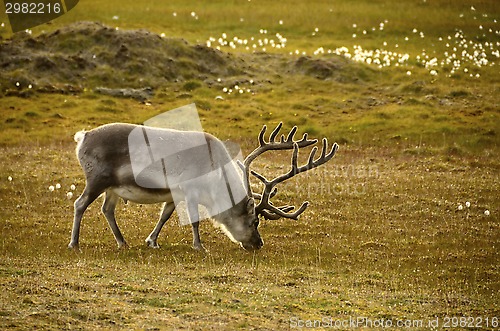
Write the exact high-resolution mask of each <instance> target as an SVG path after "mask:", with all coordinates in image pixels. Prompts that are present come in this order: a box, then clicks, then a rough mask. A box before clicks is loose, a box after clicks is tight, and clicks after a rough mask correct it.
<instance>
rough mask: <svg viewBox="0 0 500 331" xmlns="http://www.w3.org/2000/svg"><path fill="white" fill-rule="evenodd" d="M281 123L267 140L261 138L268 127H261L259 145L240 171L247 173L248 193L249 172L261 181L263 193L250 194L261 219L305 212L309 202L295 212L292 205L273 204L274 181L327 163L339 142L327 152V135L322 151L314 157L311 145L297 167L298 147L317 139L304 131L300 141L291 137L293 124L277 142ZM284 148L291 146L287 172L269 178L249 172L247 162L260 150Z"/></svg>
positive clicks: (287, 216) (295, 215)
mask: <svg viewBox="0 0 500 331" xmlns="http://www.w3.org/2000/svg"><path fill="white" fill-rule="evenodd" d="M282 125H283V123H281V122H280V123H279V124H278V126H277V127H276V128H275V129H274V130H273V131H272V132H271V135H270V136H269V142H266V141H265V140H264V134H265V132H266V129H267V127H266V126H265V125H264V126H263V128H262V130H261V131H260V133H259V144H260V146H259V147H257V148H256V149H255V150H254V151H253V152H252V153H250V154H249V155H248V156H247V157H246V159H245V161H244V164H243V167H242V168H243V170H244V172H245V174H246V180H247V185H248V192H251V188H250V178H249V175H250V173H251V174H252V175H254V176H255V177H257V178H258V179H259V180H260V181H262V182H263V183H264V190H263V191H262V194H256V193H252V196H254V197H255V198H257V199H260V202H259V204H258V205H257V207H255V212H256V213H257V215H262V216H263V217H264V218H266V219H269V220H276V219H279V218H281V217H285V218H291V219H297V218H298V217H299V215H300V214H302V213H303V212H304V210H305V209H306V208H307V206H308V204H309V202H307V201H306V202H304V203H303V204H302V205H301V206H300V208H298V209H297V210H295V211H294V212H291V211H292V210H294V209H295V207H294V206H288V205H285V206H281V207H276V206H274V205H273V204H272V203H271V201H269V199H271V198H272V197H273V196H274V195H276V193H277V188H276V187H275V186H276V185H277V184H279V183H281V182H284V181H286V180H288V179H290V178H292V177H294V176H295V175H297V174H299V173H301V172H305V171H308V170H310V169H313V168H316V167H318V166H320V165H322V164H324V163H326V162H328V161H329V160H330V159H331V158H333V156H334V155H335V153H336V152H337V149H338V147H339V146H338V145H337V144H333V146H332V148H331V150H330V151H328V141H327V139H326V138H323V147H322V151H321V155H320V156H319V157H318V158H317V159H316V160H314V156H315V155H316V152H317V151H318V147H317V146H314V148H313V149H312V150H311V153H310V154H309V159H308V162H307V164H305V165H303V166H300V167H299V165H298V161H297V159H298V153H299V148H302V147H307V146H310V145H312V144H315V143H317V142H318V140H317V139H312V140H309V139H308V138H307V133H305V134H304V135H303V137H302V139H301V140H297V141H296V140H294V136H295V133H296V132H297V127H296V126H294V127H293V128H292V130H290V133H289V134H288V136H287V137H286V138H285V136H284V135H281V138H280V140H279V141H276V136H277V135H278V133H279V131H280V129H281V127H282ZM287 149H293V153H292V160H291V162H292V168H291V169H290V171H288V172H287V173H286V174H283V175H281V176H278V177H276V178H274V179H272V180H268V179H267V178H266V177H264V176H262V175H261V174H259V173H257V172H255V171H253V170H252V171H251V170H250V163H252V161H253V160H255V159H256V158H257V157H258V156H259V155H261V154H262V153H264V152H266V151H269V150H287Z"/></svg>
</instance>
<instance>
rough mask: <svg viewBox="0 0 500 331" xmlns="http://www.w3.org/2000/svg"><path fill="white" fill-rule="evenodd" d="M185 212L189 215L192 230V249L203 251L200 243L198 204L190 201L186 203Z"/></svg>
mask: <svg viewBox="0 0 500 331" xmlns="http://www.w3.org/2000/svg"><path fill="white" fill-rule="evenodd" d="M186 203H187V211H188V215H189V220H190V221H191V226H192V230H193V248H194V249H196V250H204V248H203V246H202V245H201V241H200V232H199V227H200V215H199V213H198V204H197V203H193V202H191V201H187V202H186Z"/></svg>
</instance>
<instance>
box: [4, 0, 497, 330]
mask: <svg viewBox="0 0 500 331" xmlns="http://www.w3.org/2000/svg"><path fill="white" fill-rule="evenodd" d="M304 4H305V3H303V2H297V3H295V2H294V3H293V5H290V6H286V8H282V5H281V3H279V2H265V3H262V2H258V3H257V2H255V1H248V2H247V1H245V2H242V3H234V4H231V5H227V4H224V5H223V4H222V3H217V2H213V3H210V4H209V5H206V6H203V7H201V5H199V4H198V3H196V2H187V3H186V2H182V3H181V2H178V1H169V2H165V3H162V4H154V5H153V4H151V5H150V7H143V5H141V6H140V8H138V6H137V5H136V4H134V3H133V2H131V1H121V2H120V5H116V4H115V3H114V2H107V3H106V4H102V3H101V2H97V1H84V2H80V3H79V4H78V6H77V7H75V9H73V10H72V11H71V12H69V13H68V14H66V15H64V16H62V17H61V18H59V19H57V20H55V21H54V22H53V23H52V24H49V25H44V26H41V27H37V28H34V29H32V30H30V31H27V32H25V33H18V34H16V35H14V36H12V35H11V34H9V31H8V29H7V27H6V26H5V24H4V26H3V27H1V28H0V36H1V37H2V40H1V44H0V100H1V101H0V128H1V130H0V157H1V159H2V162H1V163H0V176H1V177H0V198H1V202H2V208H1V209H0V256H1V258H0V326H1V327H2V329H96V328H104V329H124V328H125V329H149V330H157V329H158V330H160V329H161V330H163V329H195V330H198V329H199V330H202V329H203V330H206V329H217V330H218V329H227V330H235V329H259V330H276V329H286V328H290V327H295V326H298V324H300V323H306V321H308V320H309V321H311V323H312V322H313V321H314V320H315V321H318V320H319V321H322V323H323V324H322V326H328V321H330V323H333V321H345V320H349V318H353V319H357V318H363V317H364V318H367V319H368V320H369V321H372V322H373V321H381V320H383V321H391V322H393V323H394V324H395V323H396V322H397V321H405V322H408V323H410V322H411V323H413V324H412V327H413V328H414V329H429V325H428V324H427V323H428V322H429V321H435V320H436V319H437V320H438V321H439V325H437V326H438V328H442V327H443V326H444V325H445V324H444V323H445V321H446V319H447V318H451V317H462V318H464V317H468V318H474V322H475V324H474V325H475V326H481V329H495V328H496V327H495V324H493V323H494V322H493V321H495V319H496V321H497V322H498V318H499V317H500V311H499V309H498V295H499V293H500V283H499V279H500V269H499V261H500V259H499V253H498V247H499V245H500V242H499V238H500V236H499V234H500V229H499V222H498V213H499V212H500V205H499V201H498V198H497V197H498V196H499V195H500V191H499V189H498V188H499V187H500V179H499V176H498V172H499V169H500V161H499V159H498V153H499V139H498V134H499V123H500V119H499V116H500V114H499V106H498V104H499V102H498V95H499V92H500V91H499V87H498V86H499V84H498V83H499V80H498V75H497V71H498V69H497V68H498V63H497V62H498V56H497V55H495V54H498V49H499V42H500V36H499V31H500V27H499V24H498V20H499V19H500V17H499V15H500V14H499V12H498V8H497V7H498V6H497V5H496V2H495V1H471V2H470V3H469V2H467V3H466V2H461V3H459V4H456V3H453V5H452V4H450V3H449V2H448V1H433V2H430V1H418V2H411V3H410V2H397V1H388V2H385V3H384V5H380V4H376V3H373V2H368V1H356V2H352V1H341V2H339V3H337V4H336V5H335V6H333V5H329V4H324V3H308V5H307V8H305V7H304V6H305V5H304ZM298 13H300V15H299V14H298ZM2 20H3V22H7V21H6V20H5V19H4V18H3V17H0V21H2ZM414 30H415V32H414ZM457 33H458V35H457ZM277 34H279V37H278V36H277ZM354 35H355V36H354ZM448 36H450V39H448ZM406 37H407V38H408V40H406ZM235 38H236V39H235ZM252 38H253V39H252ZM266 38H267V42H266V41H265V40H266ZM440 38H441V39H440ZM271 39H273V40H274V41H273V42H272V43H271V42H270V40H271ZM245 40H247V42H246V44H245ZM259 40H260V42H261V43H262V45H260V44H259ZM463 40H466V43H467V44H468V45H470V46H467V52H468V53H467V54H470V55H471V56H473V58H469V60H464V59H462V58H461V62H460V63H461V66H460V67H458V68H457V66H456V63H453V62H451V63H447V60H446V59H447V57H446V55H445V52H447V54H448V55H449V56H452V54H453V53H454V54H456V55H455V57H457V56H462V54H463V50H464V49H465V47H464V46H463V45H464V43H463ZM207 41H208V43H207ZM221 41H222V43H221ZM225 42H227V43H225ZM231 42H233V43H234V47H232V45H231V44H230V43H231ZM253 43H255V44H256V47H255V48H254V47H253ZM446 43H449V44H450V45H451V46H446ZM272 44H273V45H274V47H273V46H272ZM278 44H279V45H280V47H276V45H278ZM396 44H397V47H396ZM486 44H487V45H488V46H487V48H486ZM478 45H482V46H481V47H483V48H484V49H483V50H482V51H484V53H485V56H482V55H481V53H478V55H477V56H478V58H479V59H480V58H482V59H486V60H487V61H486V62H485V61H482V62H480V63H479V64H480V65H476V64H475V61H476V60H477V58H475V57H474V54H475V53H474V51H472V49H478V48H479V46H478ZM490 45H491V47H490ZM246 46H248V47H249V49H247V48H246ZM355 46H356V47H355ZM217 47H218V48H219V49H217ZM344 47H345V48H344ZM453 47H455V48H456V49H457V50H456V51H453ZM469 47H470V48H469ZM474 47H475V48H474ZM263 48H265V49H263ZM356 50H358V52H357V53H356ZM377 50H378V53H377ZM424 50H425V53H424V52H423V51H424ZM365 51H368V53H365ZM369 51H373V53H369ZM384 52H393V53H391V54H393V55H394V60H392V61H391V64H390V65H382V67H380V65H379V63H377V61H375V59H377V58H378V59H379V60H380V63H381V64H383V63H385V62H383V59H384V55H386V54H388V53H384ZM495 52H496V53H495ZM346 54H349V55H348V56H346ZM370 54H371V55H370ZM374 54H379V55H377V56H378V57H377V56H375V55H374ZM356 55H358V57H356ZM426 55H428V57H427V58H426ZM368 58H369V59H370V60H367V59H368ZM434 58H435V59H436V60H433V59H434ZM400 59H404V60H401V61H400ZM465 69H467V70H465ZM433 70H434V71H436V72H435V73H434V72H432V71H433ZM452 71H453V72H452ZM189 103H195V104H196V106H197V109H198V112H199V115H200V119H201V122H202V125H203V128H204V130H206V131H207V132H210V133H213V134H215V135H216V136H218V137H220V138H221V139H230V140H233V141H235V142H237V143H238V144H240V145H241V146H242V149H243V152H244V153H248V152H250V151H251V150H252V149H253V148H254V147H255V146H256V144H257V139H256V138H257V134H258V132H259V130H260V128H261V127H262V125H263V124H267V125H268V126H274V125H275V124H277V123H278V122H280V121H283V122H284V126H285V130H287V129H290V128H291V127H292V126H293V125H297V126H299V131H300V132H299V133H303V132H308V133H309V134H310V135H311V136H314V137H318V138H321V137H328V138H329V140H330V141H331V142H334V141H336V142H338V143H339V144H340V149H339V151H338V153H337V155H336V156H335V158H334V159H333V160H332V161H331V162H330V163H329V164H327V165H325V166H323V167H321V168H319V169H315V170H314V171H311V172H310V173H306V174H303V175H302V176H300V175H299V176H297V177H296V178H294V179H293V180H291V181H290V182H289V183H287V184H285V185H283V186H282V187H280V194H279V195H278V196H276V199H277V201H278V202H281V203H293V204H296V205H299V204H300V203H301V202H302V201H304V200H309V201H310V202H311V204H310V206H309V208H308V209H307V211H306V212H305V213H304V214H303V215H302V216H301V218H300V220H299V221H292V220H279V221H263V222H261V230H260V232H261V234H262V236H263V239H264V241H265V246H264V248H263V249H262V250H261V251H259V252H256V253H247V252H244V251H243V250H242V249H241V248H239V247H238V246H237V245H235V244H233V243H231V242H230V241H229V240H228V239H227V237H225V236H224V235H223V234H222V233H220V232H219V231H218V230H216V229H214V228H213V227H212V225H211V224H210V222H209V221H204V222H202V225H201V237H202V240H203V241H204V245H205V247H206V248H207V249H208V251H207V252H205V253H199V252H195V251H193V250H192V248H191V233H190V231H191V230H190V228H189V227H187V226H180V225H179V224H178V222H177V220H178V218H177V217H176V216H175V214H174V217H173V219H172V220H171V221H169V223H167V225H166V227H165V228H164V230H163V232H162V233H161V235H160V238H159V244H160V245H161V248H160V249H158V250H153V249H149V248H148V247H146V245H145V244H144V242H143V241H144V239H145V238H146V237H147V235H148V234H149V232H150V231H151V230H152V228H153V226H154V223H155V221H156V219H157V217H158V214H159V211H160V206H151V205H135V204H127V205H125V204H120V205H119V206H118V208H117V218H118V222H119V223H120V228H121V229H122V231H123V233H124V236H125V238H126V239H127V242H128V243H129V245H130V246H131V247H130V248H129V249H126V250H118V249H117V248H116V243H115V241H114V238H113V235H112V233H111V231H110V230H109V229H108V227H107V224H106V221H105V219H104V217H103V216H102V215H101V214H100V206H99V203H95V204H94V205H92V206H91V207H90V208H89V210H88V211H87V213H86V215H85V217H84V220H83V223H82V234H81V248H82V250H81V252H75V251H71V250H68V249H67V248H66V246H67V244H68V242H69V237H70V232H71V222H72V212H73V210H72V209H73V207H72V204H73V201H74V199H75V198H76V197H77V196H78V195H79V194H80V193H81V192H82V190H83V188H84V185H85V183H84V178H83V173H82V171H81V169H80V167H79V165H78V163H77V160H76V158H75V156H74V147H75V146H74V142H73V134H74V133H75V132H76V131H78V130H81V129H89V128H92V127H95V126H97V125H100V124H103V123H109V122H116V121H120V122H130V123H143V122H144V121H146V120H148V119H149V118H151V117H153V116H155V115H158V114H161V113H163V112H165V111H167V110H169V109H174V108H176V107H179V106H183V105H186V104H189ZM303 154H306V153H303ZM302 157H305V156H304V155H302ZM288 158H289V153H277V154H270V155H267V156H266V157H264V158H263V159H262V160H260V161H259V162H258V163H257V165H256V166H257V167H258V168H259V171H262V172H264V173H266V174H269V175H272V174H277V173H280V172H283V171H286V169H287V167H288V162H289V159H288ZM255 184H256V183H255ZM479 319H481V322H482V324H481V325H479V324H478V321H479ZM415 321H416V322H415ZM418 321H422V323H423V324H419V322H418ZM497 325H498V324H497ZM360 326H366V325H364V324H361V325H360ZM368 326H369V325H368ZM450 326H452V325H451V323H450ZM459 327H460V325H459ZM462 328H464V327H463V325H462ZM478 328H479V327H478Z"/></svg>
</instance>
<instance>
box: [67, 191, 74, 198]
mask: <svg viewBox="0 0 500 331" xmlns="http://www.w3.org/2000/svg"><path fill="white" fill-rule="evenodd" d="M66 198H68V200H71V199H72V198H73V192H68V193H66Z"/></svg>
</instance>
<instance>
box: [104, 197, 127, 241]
mask: <svg viewBox="0 0 500 331" xmlns="http://www.w3.org/2000/svg"><path fill="white" fill-rule="evenodd" d="M118 199H119V196H118V195H117V194H115V193H113V192H111V191H106V197H105V199H104V203H103V204H102V209H101V210H102V213H103V214H104V216H106V220H107V221H108V224H109V227H110V228H111V231H113V235H114V236H115V239H116V242H117V243H118V248H122V247H127V243H126V242H125V239H123V235H122V233H121V232H120V229H119V228H118V224H116V219H115V208H116V204H117V203H118Z"/></svg>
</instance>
